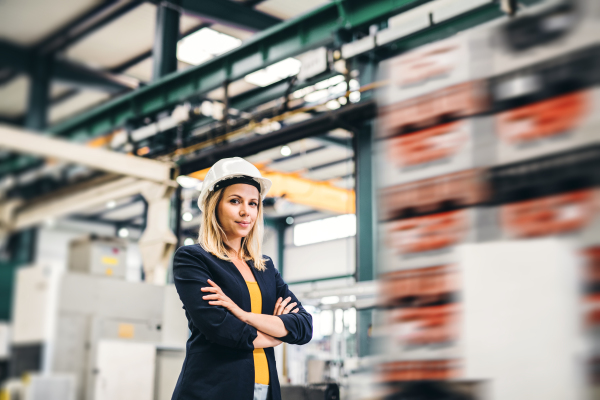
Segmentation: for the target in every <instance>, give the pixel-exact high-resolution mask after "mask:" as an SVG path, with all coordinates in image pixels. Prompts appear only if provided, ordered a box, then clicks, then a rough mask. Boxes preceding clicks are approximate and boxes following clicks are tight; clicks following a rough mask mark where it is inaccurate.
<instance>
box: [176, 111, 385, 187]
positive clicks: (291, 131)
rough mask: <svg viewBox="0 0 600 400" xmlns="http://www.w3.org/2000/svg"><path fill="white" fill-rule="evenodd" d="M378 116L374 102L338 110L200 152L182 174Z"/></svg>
mask: <svg viewBox="0 0 600 400" xmlns="http://www.w3.org/2000/svg"><path fill="white" fill-rule="evenodd" d="M375 116H376V107H375V102H374V101H373V100H368V101H364V102H361V103H357V104H352V105H348V106H345V107H342V108H340V109H338V110H335V111H330V112H326V113H322V114H321V115H318V116H315V117H313V118H311V119H308V120H306V121H302V122H298V123H296V124H293V125H289V126H285V127H283V128H281V129H279V130H277V131H274V132H271V133H267V134H266V135H257V136H252V137H250V138H249V139H244V140H236V141H234V142H231V143H228V144H226V145H219V146H214V147H211V148H208V149H206V150H203V151H199V152H198V153H196V154H194V156H193V157H190V158H187V159H186V160H185V162H183V163H182V164H181V165H180V167H179V168H180V169H179V172H180V173H181V174H183V175H187V174H190V173H192V172H196V171H198V170H202V169H204V168H208V167H210V166H211V165H212V164H214V163H215V162H216V161H218V160H220V159H221V158H226V157H234V156H237V157H248V156H251V155H253V154H256V153H259V152H261V151H264V150H268V149H271V148H273V147H276V146H282V145H284V144H288V143H291V142H295V141H296V140H300V139H304V138H307V137H313V136H318V135H323V134H325V133H326V132H329V131H331V130H333V129H335V128H339V127H340V125H343V124H352V123H356V122H357V121H362V120H365V119H371V118H374V117H375Z"/></svg>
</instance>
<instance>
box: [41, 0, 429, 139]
mask: <svg viewBox="0 0 600 400" xmlns="http://www.w3.org/2000/svg"><path fill="white" fill-rule="evenodd" d="M422 2H423V1H422V0H372V1H370V2H365V1H362V0H345V1H338V2H336V3H329V4H326V5H324V6H323V7H320V8H318V9H317V10H315V11H313V12H311V13H307V14H305V15H303V16H301V17H299V18H295V19H291V20H288V21H285V22H283V23H281V24H279V25H276V26H274V27H272V28H270V29H267V30H265V31H263V32H261V33H259V34H257V35H256V36H254V37H253V38H251V39H250V40H248V41H247V42H245V43H244V44H243V45H242V46H240V47H238V48H237V49H235V50H232V51H230V52H228V53H226V54H223V55H222V56H219V57H216V58H214V59H212V60H210V61H208V62H206V63H204V64H202V65H199V66H196V67H193V68H190V69H188V70H185V71H183V72H178V73H173V74H170V75H167V76H165V77H163V78H161V79H160V80H158V81H156V82H154V83H153V84H151V85H148V86H145V87H143V88H140V89H138V90H136V91H134V92H132V93H129V94H126V95H124V96H122V97H119V98H118V99H115V100H112V101H109V102H107V103H105V104H103V105H101V106H99V107H97V108H96V109H94V110H92V111H90V112H87V113H84V114H81V115H79V116H77V117H75V118H73V119H71V120H69V121H66V122H65V123H62V124H59V125H57V126H55V127H53V128H52V129H51V132H52V133H53V134H55V135H58V136H65V137H70V138H71V139H77V138H81V137H85V138H89V137H94V136H97V135H102V134H105V133H107V132H109V131H111V130H113V129H115V128H118V127H121V126H123V125H124V124H125V123H126V122H127V121H128V120H131V119H136V118H141V117H144V116H147V115H150V114H155V113H157V112H160V111H162V110H165V109H168V108H170V107H173V106H175V105H176V104H179V103H181V102H183V101H186V100H188V99H190V98H194V97H198V96H201V95H203V94H205V93H208V92H209V91H211V90H213V89H216V88H218V87H220V86H221V85H222V84H223V82H226V81H229V82H231V81H234V80H237V79H240V78H243V77H244V76H246V75H247V74H249V73H252V72H254V71H256V70H259V69H261V68H265V67H267V66H269V65H271V64H273V63H275V62H277V61H280V60H283V59H285V58H288V57H293V56H296V55H298V54H301V53H303V52H305V51H308V50H311V49H313V48H317V47H319V46H323V45H328V44H332V43H333V42H334V37H335V32H337V31H338V30H339V29H340V28H346V29H350V28H355V27H358V26H359V25H364V24H368V23H372V22H376V20H378V19H384V18H386V17H388V16H390V15H392V13H394V12H398V11H400V10H401V9H403V8H409V7H411V6H413V5H417V4H421V3H422Z"/></svg>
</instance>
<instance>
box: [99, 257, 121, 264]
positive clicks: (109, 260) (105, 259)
mask: <svg viewBox="0 0 600 400" xmlns="http://www.w3.org/2000/svg"><path fill="white" fill-rule="evenodd" d="M102 263H103V264H108V265H117V264H118V263H119V259H118V258H116V257H109V256H103V257H102Z"/></svg>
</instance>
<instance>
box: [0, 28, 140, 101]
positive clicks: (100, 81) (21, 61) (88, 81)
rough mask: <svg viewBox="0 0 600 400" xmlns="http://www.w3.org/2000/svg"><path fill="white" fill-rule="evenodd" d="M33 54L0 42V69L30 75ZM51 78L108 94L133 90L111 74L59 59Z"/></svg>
mask: <svg viewBox="0 0 600 400" xmlns="http://www.w3.org/2000/svg"><path fill="white" fill-rule="evenodd" d="M35 54H36V53H35V52H34V51H33V50H30V49H27V48H24V47H21V46H17V45H15V44H13V43H9V42H6V41H1V40H0V67H7V68H10V69H12V70H14V71H18V72H21V73H25V74H28V75H30V74H31V73H32V70H33V66H34V65H35V61H34V59H35ZM52 77H53V78H54V79H57V80H60V81H61V82H64V83H66V84H68V85H73V86H76V87H80V88H91V89H94V90H101V91H104V92H107V93H110V94H117V93H122V92H124V91H129V90H130V89H133V88H134V87H133V85H130V84H127V83H126V82H123V81H122V80H119V79H118V78H116V77H114V76H112V75H111V74H108V73H104V72H100V71H95V70H92V69H90V68H88V67H86V66H83V65H79V64H75V63H72V62H69V61H66V60H60V59H56V60H55V61H54V66H53V76H52Z"/></svg>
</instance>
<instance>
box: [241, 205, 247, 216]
mask: <svg viewBox="0 0 600 400" xmlns="http://www.w3.org/2000/svg"><path fill="white" fill-rule="evenodd" d="M246 207H247V206H246V204H242V205H241V207H240V216H241V217H243V216H244V215H246V214H248V210H246Z"/></svg>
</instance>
